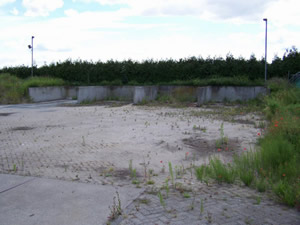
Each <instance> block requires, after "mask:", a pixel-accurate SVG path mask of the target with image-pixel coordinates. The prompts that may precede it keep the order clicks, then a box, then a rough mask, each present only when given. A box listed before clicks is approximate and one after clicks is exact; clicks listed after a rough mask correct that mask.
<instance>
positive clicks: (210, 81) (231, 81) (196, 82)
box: [74, 76, 264, 86]
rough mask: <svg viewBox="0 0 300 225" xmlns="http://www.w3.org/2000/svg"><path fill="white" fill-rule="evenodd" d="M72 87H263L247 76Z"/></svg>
mask: <svg viewBox="0 0 300 225" xmlns="http://www.w3.org/2000/svg"><path fill="white" fill-rule="evenodd" d="M74 85H101V86H122V85H129V86H148V85H162V86H163V85H169V86H208V85H210V86H263V85H264V80H262V79H256V80H250V79H249V78H248V77H247V76H235V77H221V76H212V77H211V78H206V79H191V80H173V81H169V82H150V81H149V82H147V81H146V82H142V83H140V82H137V81H135V80H130V81H129V82H128V83H123V82H122V81H121V80H119V79H116V80H112V81H106V80H104V81H101V82H99V83H94V84H86V83H74Z"/></svg>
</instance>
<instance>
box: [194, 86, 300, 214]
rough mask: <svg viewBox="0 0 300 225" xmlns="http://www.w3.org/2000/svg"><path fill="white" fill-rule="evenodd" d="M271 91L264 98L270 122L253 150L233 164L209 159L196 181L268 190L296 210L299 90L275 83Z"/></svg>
mask: <svg viewBox="0 0 300 225" xmlns="http://www.w3.org/2000/svg"><path fill="white" fill-rule="evenodd" d="M271 91H272V93H271V95H269V96H267V97H265V99H264V102H265V105H266V108H265V110H264V113H265V114H266V115H267V118H268V119H269V120H270V123H269V126H268V128H267V132H266V135H265V136H264V137H263V138H261V139H260V140H259V144H258V148H257V150H256V151H250V152H247V153H244V154H242V155H240V156H235V157H234V160H233V165H225V164H222V163H221V162H220V160H219V159H212V160H211V162H210V164H209V165H207V166H201V167H199V168H196V174H197V177H198V179H199V180H204V177H209V178H212V179H216V180H217V181H218V182H227V183H232V182H233V181H234V178H235V177H237V179H236V182H242V183H243V184H245V185H246V186H249V187H253V188H256V189H257V190H258V191H260V192H263V191H266V190H271V191H273V193H274V194H275V195H276V196H277V197H278V199H279V200H280V201H281V202H283V203H285V204H287V205H289V206H292V207H294V206H295V207H297V208H300V163H299V162H300V89H299V88H298V89H297V88H295V87H292V86H290V85H288V84H287V83H286V82H284V81H280V82H278V80H277V81H276V82H275V83H271ZM211 171H213V172H211Z"/></svg>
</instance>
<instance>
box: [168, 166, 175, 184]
mask: <svg viewBox="0 0 300 225" xmlns="http://www.w3.org/2000/svg"><path fill="white" fill-rule="evenodd" d="M169 173H170V176H171V181H172V185H173V186H174V174H173V168H172V163H171V162H169Z"/></svg>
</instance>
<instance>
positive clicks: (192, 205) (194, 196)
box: [191, 193, 196, 210]
mask: <svg viewBox="0 0 300 225" xmlns="http://www.w3.org/2000/svg"><path fill="white" fill-rule="evenodd" d="M195 200H196V194H195V193H193V201H192V203H191V210H194V208H195Z"/></svg>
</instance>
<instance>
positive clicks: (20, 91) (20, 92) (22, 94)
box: [0, 73, 65, 104]
mask: <svg viewBox="0 0 300 225" xmlns="http://www.w3.org/2000/svg"><path fill="white" fill-rule="evenodd" d="M64 84H65V82H64V81H63V80H62V79H59V78H51V77H30V78H27V79H25V80H23V79H20V78H17V77H16V76H14V75H10V74H8V73H5V74H0V93H1V96H0V104H17V103H21V102H26V101H29V98H28V95H27V91H28V88H29V87H46V86H61V85H64Z"/></svg>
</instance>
